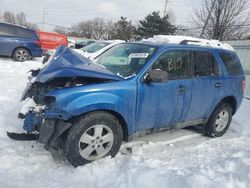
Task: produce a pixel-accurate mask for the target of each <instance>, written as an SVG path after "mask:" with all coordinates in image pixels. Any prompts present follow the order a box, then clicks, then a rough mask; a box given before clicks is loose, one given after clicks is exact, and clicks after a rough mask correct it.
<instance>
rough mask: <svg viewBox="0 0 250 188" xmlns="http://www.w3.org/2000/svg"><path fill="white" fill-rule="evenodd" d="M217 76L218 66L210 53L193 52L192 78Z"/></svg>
mask: <svg viewBox="0 0 250 188" xmlns="http://www.w3.org/2000/svg"><path fill="white" fill-rule="evenodd" d="M215 75H218V64H217V62H216V60H215V58H214V57H213V55H212V54H211V53H210V52H202V51H196V52H194V76H196V77H200V76H215Z"/></svg>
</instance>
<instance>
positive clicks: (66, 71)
mask: <svg viewBox="0 0 250 188" xmlns="http://www.w3.org/2000/svg"><path fill="white" fill-rule="evenodd" d="M60 77H92V78H103V79H111V80H118V81H119V80H123V78H122V77H120V76H118V75H115V74H113V73H112V72H110V71H109V70H108V69H106V68H105V67H103V66H101V65H99V64H96V63H94V62H92V61H91V60H89V59H87V58H85V57H83V56H82V55H80V54H78V53H77V52H74V51H73V50H71V49H70V48H67V47H64V46H60V47H59V48H58V49H57V51H56V52H55V54H54V57H53V58H52V60H51V61H50V62H48V64H47V65H46V66H45V67H44V68H42V69H41V70H40V72H39V73H38V75H37V77H36V80H35V82H40V83H45V82H47V81H50V80H53V79H54V78H60Z"/></svg>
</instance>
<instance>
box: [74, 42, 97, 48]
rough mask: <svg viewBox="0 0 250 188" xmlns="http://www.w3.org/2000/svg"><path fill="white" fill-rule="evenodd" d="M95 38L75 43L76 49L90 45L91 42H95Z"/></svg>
mask: <svg viewBox="0 0 250 188" xmlns="http://www.w3.org/2000/svg"><path fill="white" fill-rule="evenodd" d="M95 42H96V41H95V40H86V41H82V42H77V43H76V45H75V49H80V48H83V47H84V46H88V45H89V44H92V43H95Z"/></svg>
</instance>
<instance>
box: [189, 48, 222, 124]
mask: <svg viewBox="0 0 250 188" xmlns="http://www.w3.org/2000/svg"><path fill="white" fill-rule="evenodd" d="M220 70H221V69H220V68H219V64H218V62H217V61H216V58H215V56H214V54H213V53H212V51H201V50H197V51H193V71H192V72H193V80H192V86H191V88H192V97H191V102H190V107H189V111H188V112H187V114H186V115H185V119H186V120H187V121H192V120H198V122H196V123H201V122H202V120H204V119H207V118H208V117H209V115H210V113H211V111H212V110H213V108H214V107H215V105H216V103H217V100H216V99H218V98H219V97H220V95H221V94H222V93H221V91H222V88H223V87H224V78H223V75H222V73H221V71H220ZM199 120H200V121H201V122H199Z"/></svg>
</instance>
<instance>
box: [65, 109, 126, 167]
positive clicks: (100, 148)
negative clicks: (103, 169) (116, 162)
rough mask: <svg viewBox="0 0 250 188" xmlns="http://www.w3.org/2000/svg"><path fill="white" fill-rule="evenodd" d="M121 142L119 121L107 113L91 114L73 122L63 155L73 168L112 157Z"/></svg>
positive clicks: (121, 134)
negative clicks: (108, 156)
mask: <svg viewBox="0 0 250 188" xmlns="http://www.w3.org/2000/svg"><path fill="white" fill-rule="evenodd" d="M122 140H123V133H122V127H121V125H120V123H119V121H118V120H117V119H116V118H115V117H114V116H113V115H112V114H110V113H108V112H102V111H99V112H91V113H89V114H87V115H86V116H84V117H80V118H78V119H76V120H75V121H74V122H73V126H72V128H71V129H70V130H69V132H68V135H67V138H66V141H65V147H64V154H65V156H66V158H67V159H68V161H69V162H70V163H71V164H72V165H73V166H75V167H77V166H80V165H84V164H86V163H89V162H91V161H94V160H97V159H100V158H103V157H105V156H107V155H111V156H112V157H114V156H115V155H116V154H117V152H118V151H119V149H120V146H121V143H122Z"/></svg>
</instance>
